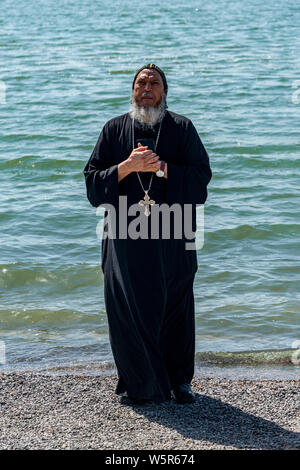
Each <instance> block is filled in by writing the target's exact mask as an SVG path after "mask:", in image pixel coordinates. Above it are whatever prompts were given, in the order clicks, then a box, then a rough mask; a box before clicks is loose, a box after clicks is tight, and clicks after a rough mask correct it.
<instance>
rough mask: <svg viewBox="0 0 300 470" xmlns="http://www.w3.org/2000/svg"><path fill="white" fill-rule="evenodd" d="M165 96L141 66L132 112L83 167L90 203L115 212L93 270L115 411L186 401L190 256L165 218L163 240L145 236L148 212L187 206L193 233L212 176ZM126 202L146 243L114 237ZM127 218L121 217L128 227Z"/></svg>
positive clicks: (109, 127)
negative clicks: (136, 213) (140, 220)
mask: <svg viewBox="0 0 300 470" xmlns="http://www.w3.org/2000/svg"><path fill="white" fill-rule="evenodd" d="M167 91H168V85H167V81H166V77H165V74H164V72H163V71H162V70H161V69H160V68H159V67H157V66H156V65H154V64H148V65H146V66H144V67H142V68H141V69H140V70H139V71H138V72H137V73H136V75H135V77H134V80H133V85H132V98H131V109H130V112H129V113H126V114H124V115H121V116H118V117H116V118H113V119H111V120H110V121H108V122H107V123H106V124H105V125H104V127H103V129H102V132H101V134H100V136H99V138H98V141H97V144H96V146H95V148H94V150H93V152H92V154H91V156H90V159H89V161H88V162H87V164H86V166H85V168H84V175H85V180H86V187H87V197H88V199H89V201H90V203H91V204H92V205H93V206H94V207H98V206H99V205H103V206H104V207H106V205H107V207H108V205H109V206H110V207H114V208H115V211H116V214H117V216H116V220H117V222H116V223H117V228H116V233H117V235H116V233H115V236H113V237H112V236H111V237H109V236H106V237H103V240H102V261H101V267H102V271H103V274H104V296H105V304H106V311H107V318H108V326H109V338H110V344H111V348H112V352H113V356H114V359H115V363H116V367H117V371H118V378H119V380H118V384H117V387H116V393H117V394H118V395H120V394H121V400H120V401H121V403H144V402H146V401H149V400H150V401H155V402H157V403H159V402H164V401H168V400H170V399H171V398H172V397H173V398H175V400H176V401H177V402H178V403H191V402H193V401H194V394H193V392H192V390H191V387H190V383H191V381H192V378H193V374H194V355H195V312H194V296H193V282H194V277H195V274H196V272H197V268H198V265H197V256H196V251H195V250H187V249H186V242H187V237H186V236H185V234H182V236H181V238H178V236H176V235H174V233H175V229H174V224H175V222H174V220H173V219H172V217H171V218H170V219H169V222H168V223H170V232H169V233H170V236H169V237H168V238H166V237H164V236H162V229H160V231H159V236H158V237H157V236H156V237H151V232H150V228H151V226H153V221H152V219H151V217H152V212H153V211H154V208H155V207H162V206H161V205H162V204H165V205H166V204H167V205H168V207H171V206H172V205H174V204H177V205H180V207H182V208H183V207H184V204H190V205H191V207H192V211H193V229H194V231H195V212H196V205H199V204H204V203H205V201H206V198H207V185H208V183H209V181H210V179H211V176H212V173H211V169H210V165H209V157H208V155H207V152H206V150H205V148H204V146H203V144H202V142H201V139H200V137H199V135H198V133H197V131H196V129H195V127H194V125H193V124H192V122H191V121H190V120H189V119H187V118H186V117H184V116H180V115H178V114H175V113H173V112H171V111H167V104H166V95H167ZM140 139H152V140H151V141H150V140H147V142H146V143H145V142H143V141H142V142H138V141H139V140H140ZM149 143H150V144H149ZM146 144H148V145H146ZM148 193H149V194H148ZM124 196H126V197H127V206H128V207H130V206H132V207H139V208H140V217H144V219H145V220H147V223H148V222H149V224H148V227H149V231H148V235H147V237H145V236H140V237H129V236H127V237H124V233H123V235H122V236H120V235H119V233H120V226H119V222H118V221H119V216H120V212H121V215H124V214H123V213H124V206H122V208H121V203H120V199H121V197H124ZM149 202H150V203H151V205H150V204H149ZM154 203H155V206H154V205H153V204H154ZM139 204H140V205H139ZM148 208H149V209H148ZM149 213H151V214H150V216H149ZM108 214H109V211H106V215H108ZM108 216H109V215H108ZM133 219H134V218H133V216H132V213H131V215H128V217H127V223H128V227H129V224H130V222H132V221H133ZM170 221H171V222H170ZM163 223H164V221H163V222H162V224H163ZM122 230H123V229H122ZM105 232H106V235H107V224H106V226H105V227H104V234H105ZM123 232H124V230H123ZM127 235H128V234H127ZM189 241H190V240H189Z"/></svg>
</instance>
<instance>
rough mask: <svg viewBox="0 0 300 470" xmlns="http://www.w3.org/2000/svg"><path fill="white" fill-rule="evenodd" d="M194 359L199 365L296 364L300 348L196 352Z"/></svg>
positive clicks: (298, 361)
mask: <svg viewBox="0 0 300 470" xmlns="http://www.w3.org/2000/svg"><path fill="white" fill-rule="evenodd" d="M195 361H196V364H197V366H200V365H203V366H204V365H219V366H220V365H221V366H237V365H240V366H243V365H253V366H257V365H291V364H293V365H297V364H300V349H265V350H258V351H240V352H210V351H209V352H197V353H196V357H195Z"/></svg>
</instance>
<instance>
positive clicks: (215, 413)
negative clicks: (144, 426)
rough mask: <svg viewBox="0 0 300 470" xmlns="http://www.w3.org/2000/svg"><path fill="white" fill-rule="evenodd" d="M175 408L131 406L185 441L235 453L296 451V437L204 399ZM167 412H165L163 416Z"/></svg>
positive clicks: (298, 441)
mask: <svg viewBox="0 0 300 470" xmlns="http://www.w3.org/2000/svg"><path fill="white" fill-rule="evenodd" d="M195 396H196V402H195V403H193V404H190V405H178V404H175V403H174V402H170V403H167V404H163V405H154V404H153V405H152V404H148V405H144V406H134V409H135V411H136V412H137V413H138V414H141V415H143V416H145V417H146V418H147V419H148V420H149V421H151V422H156V423H158V424H161V425H163V426H165V427H168V428H172V429H174V430H176V431H177V432H178V433H180V434H181V435H182V436H184V437H185V438H187V439H193V440H195V441H205V442H206V443H207V444H209V443H214V444H218V445H220V446H226V447H233V448H237V449H264V450H266V449H299V448H300V439H299V437H300V435H299V433H296V432H293V431H289V430H287V429H285V428H283V427H281V426H279V425H278V424H276V423H274V422H272V421H269V420H267V419H264V418H261V417H259V416H255V415H253V414H250V413H247V412H245V411H242V410H241V409H240V408H238V407H236V406H232V405H230V404H228V403H224V402H222V401H220V400H217V399H215V398H211V397H208V396H206V395H200V394H197V393H196V394H195ZM166 411H167V412H166Z"/></svg>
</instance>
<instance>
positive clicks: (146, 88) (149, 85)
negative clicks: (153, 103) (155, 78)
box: [145, 82, 152, 91]
mask: <svg viewBox="0 0 300 470" xmlns="http://www.w3.org/2000/svg"><path fill="white" fill-rule="evenodd" d="M151 89H152V85H151V82H146V86H145V90H147V91H149V90H151Z"/></svg>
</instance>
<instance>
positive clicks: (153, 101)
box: [133, 69, 164, 107]
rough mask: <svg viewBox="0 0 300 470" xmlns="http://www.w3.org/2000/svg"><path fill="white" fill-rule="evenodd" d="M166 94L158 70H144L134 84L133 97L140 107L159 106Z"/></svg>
mask: <svg viewBox="0 0 300 470" xmlns="http://www.w3.org/2000/svg"><path fill="white" fill-rule="evenodd" d="M163 94H164V84H163V81H162V78H161V76H160V74H159V73H158V72H157V71H156V70H152V69H144V70H142V71H141V72H140V73H139V74H138V76H137V78H136V81H135V83H134V88H133V96H134V98H135V100H136V102H137V104H138V106H144V107H150V106H154V107H156V106H158V105H159V104H160V102H161V99H162V96H163Z"/></svg>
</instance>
